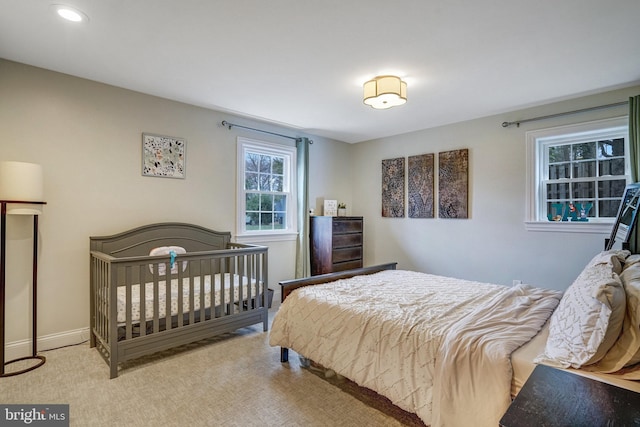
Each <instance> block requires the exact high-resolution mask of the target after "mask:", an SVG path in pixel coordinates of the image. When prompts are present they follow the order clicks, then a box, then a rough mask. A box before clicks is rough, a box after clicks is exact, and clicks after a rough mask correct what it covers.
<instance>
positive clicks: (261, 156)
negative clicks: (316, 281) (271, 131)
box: [237, 138, 297, 236]
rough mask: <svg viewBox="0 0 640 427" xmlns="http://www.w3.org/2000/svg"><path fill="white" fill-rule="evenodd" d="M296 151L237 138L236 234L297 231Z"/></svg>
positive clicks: (269, 233)
mask: <svg viewBox="0 0 640 427" xmlns="http://www.w3.org/2000/svg"><path fill="white" fill-rule="evenodd" d="M295 164H296V149H295V148H294V147H289V146H285V145H276V144H267V143H265V142H261V141H255V140H250V139H246V138H238V227H237V228H238V234H239V235H253V236H255V235H273V234H288V233H295V232H297V227H296V192H295V179H294V177H295V173H294V168H295Z"/></svg>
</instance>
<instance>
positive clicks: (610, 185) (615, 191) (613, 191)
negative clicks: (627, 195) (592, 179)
mask: <svg viewBox="0 0 640 427" xmlns="http://www.w3.org/2000/svg"><path fill="white" fill-rule="evenodd" d="M626 186H627V181H625V180H624V179H616V180H612V181H600V182H599V183H598V195H599V196H600V197H601V198H605V197H617V198H618V199H617V200H616V201H615V202H616V206H618V205H619V204H620V201H622V195H623V194H624V189H625V187H626ZM614 216H615V215H614Z"/></svg>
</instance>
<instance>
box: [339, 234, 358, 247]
mask: <svg viewBox="0 0 640 427" xmlns="http://www.w3.org/2000/svg"><path fill="white" fill-rule="evenodd" d="M346 246H362V233H354V234H334V236H333V248H334V249H335V248H344V247H346Z"/></svg>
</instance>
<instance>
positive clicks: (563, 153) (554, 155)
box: [549, 145, 571, 163]
mask: <svg viewBox="0 0 640 427" xmlns="http://www.w3.org/2000/svg"><path fill="white" fill-rule="evenodd" d="M569 160H571V145H555V146H552V147H549V163H558V162H567V161H569Z"/></svg>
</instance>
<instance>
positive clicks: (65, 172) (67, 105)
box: [0, 60, 351, 348]
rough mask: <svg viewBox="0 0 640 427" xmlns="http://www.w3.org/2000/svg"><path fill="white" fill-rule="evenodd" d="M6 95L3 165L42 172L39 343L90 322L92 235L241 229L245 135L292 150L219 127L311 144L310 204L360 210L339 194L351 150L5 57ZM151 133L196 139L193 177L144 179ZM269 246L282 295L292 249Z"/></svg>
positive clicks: (23, 275)
mask: <svg viewBox="0 0 640 427" xmlns="http://www.w3.org/2000/svg"><path fill="white" fill-rule="evenodd" d="M0 94H1V96H0V123H1V126H0V141H1V142H0V160H16V161H24V162H33V163H40V164H42V165H43V168H44V175H45V188H44V190H45V198H46V201H47V205H46V207H45V208H44V214H43V215H42V216H41V217H40V241H41V247H40V265H39V280H40V282H39V298H38V301H39V308H38V320H39V321H38V324H39V331H38V333H39V335H40V336H49V335H56V334H65V333H67V332H69V331H78V330H82V329H84V328H87V327H88V325H89V308H88V307H89V283H88V279H89V236H94V235H108V234H113V233H117V232H120V231H124V230H127V229H130V228H133V227H137V226H140V225H144V224H149V223H155V222H162V221H179V222H189V223H194V224H199V225H203V226H205V227H209V228H213V229H216V230H223V231H227V230H229V231H232V232H234V230H235V227H236V224H235V201H236V187H235V182H236V137H237V136H246V137H249V138H253V139H259V140H264V141H268V142H273V143H282V144H289V145H292V144H294V142H293V141H292V140H288V139H283V138H278V137H273V136H270V135H264V134H261V133H255V132H251V131H243V130H241V129H238V128H234V129H232V130H231V131H230V130H228V129H227V128H225V127H223V126H221V124H220V122H221V121H222V120H229V121H232V122H236V123H239V124H244V125H247V126H252V127H260V128H262V129H266V130H269V131H272V132H278V133H284V134H287V135H292V136H309V137H311V139H313V140H314V144H313V145H312V148H311V150H310V153H311V156H310V157H311V161H310V169H311V173H312V174H313V176H314V180H313V182H312V184H311V186H310V187H311V188H310V191H311V194H312V200H314V201H315V199H316V198H317V197H320V196H322V197H324V196H326V197H331V198H339V199H341V200H346V201H347V202H350V201H351V190H350V187H348V186H345V185H338V183H344V182H350V169H349V168H348V167H347V165H348V164H349V154H350V146H349V145H348V144H345V143H341V142H336V141H331V140H326V139H323V138H319V137H316V136H313V135H306V134H304V133H302V132H299V131H296V130H292V129H284V128H279V127H275V126H270V125H265V124H263V123H258V122H255V121H250V120H247V119H241V118H237V117H233V116H231V115H229V114H222V113H219V112H216V111H211V110H208V109H204V108H199V107H194V106H190V105H186V104H182V103H178V102H173V101H168V100H165V99H161V98H157V97H153V96H148V95H144V94H140V93H136V92H132V91H128V90H124V89H119V88H115V87H112V86H108V85H103V84H99V83H95V82H91V81H88V80H83V79H79V78H75V77H71V76H68V75H63V74H59V73H55V72H51V71H46V70H42V69H39V68H34V67H30V66H26V65H23V64H18V63H14V62H9V61H5V60H0ZM142 132H150V133H157V134H161V135H170V136H178V137H183V138H185V139H186V140H187V150H186V179H166V178H150V177H143V176H141V140H142V137H141V134H142ZM332 188H336V191H335V192H332V190H331V189H332ZM30 221H31V219H30V217H17V216H10V217H9V219H8V227H7V230H8V231H9V232H10V235H9V241H8V246H7V261H8V266H9V268H8V271H7V279H8V280H7V315H6V319H7V325H6V326H7V328H6V333H7V337H6V341H7V343H15V342H16V341H20V340H26V339H28V338H29V336H30V316H31V314H30V311H29V309H28V308H29V304H30V291H29V289H30V277H31V276H30V274H31V273H30V268H31V264H30V262H31V261H30V260H31V252H30V250H31V249H30V244H31V232H30V230H31V222H30ZM267 244H268V246H269V247H270V249H269V264H270V265H269V274H270V285H271V287H275V288H277V287H278V286H277V282H278V281H279V280H284V279H290V278H293V276H294V269H295V242H293V241H290V242H269V243H267ZM71 335H72V337H70V339H74V338H75V337H76V336H77V335H78V333H77V332H72V333H71ZM85 335H86V334H85ZM54 341H55V340H54ZM55 342H56V343H58V342H59V340H58V341H55ZM46 346H47V343H46V342H45V343H44V347H43V348H46Z"/></svg>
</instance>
